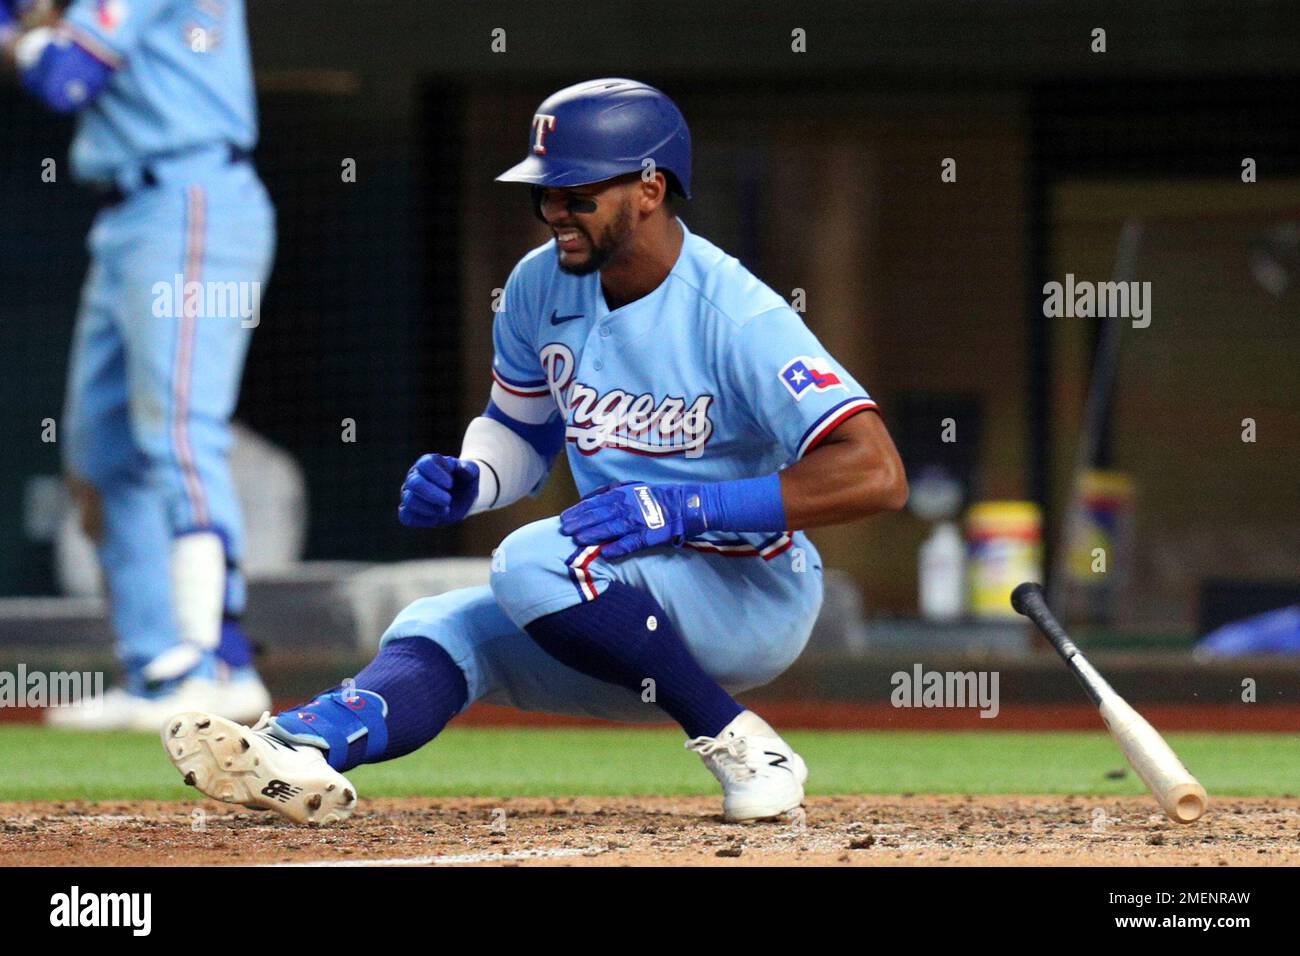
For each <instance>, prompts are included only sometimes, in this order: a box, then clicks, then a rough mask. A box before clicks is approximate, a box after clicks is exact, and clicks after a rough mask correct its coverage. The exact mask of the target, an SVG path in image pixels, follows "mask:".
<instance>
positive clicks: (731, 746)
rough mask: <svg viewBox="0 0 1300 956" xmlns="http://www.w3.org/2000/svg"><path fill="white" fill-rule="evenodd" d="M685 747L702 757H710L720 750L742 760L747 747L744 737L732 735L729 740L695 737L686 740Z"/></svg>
mask: <svg viewBox="0 0 1300 956" xmlns="http://www.w3.org/2000/svg"><path fill="white" fill-rule="evenodd" d="M686 749H687V750H694V751H695V752H696V753H698V754H700V755H701V756H703V757H712V756H714V755H715V754H717V753H718V751H722V752H723V753H725V754H728V755H729V756H731V757H732V758H733V759H735V760H739V761H744V759H745V753H746V751H747V749H748V748H747V747H746V745H745V738H744V737H732V738H731V739H730V740H721V739H719V738H717V737H696V738H695V739H694V740H688V741H686Z"/></svg>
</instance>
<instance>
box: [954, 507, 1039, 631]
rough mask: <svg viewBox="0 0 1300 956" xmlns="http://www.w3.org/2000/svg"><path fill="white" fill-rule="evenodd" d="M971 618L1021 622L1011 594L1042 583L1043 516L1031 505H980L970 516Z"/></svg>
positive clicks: (967, 517) (970, 512) (968, 537)
mask: <svg viewBox="0 0 1300 956" xmlns="http://www.w3.org/2000/svg"><path fill="white" fill-rule="evenodd" d="M966 541H967V545H968V547H969V553H970V560H969V561H968V562H967V565H966V567H967V574H968V580H969V584H970V609H971V614H972V615H974V616H975V617H978V618H985V619H998V618H1016V617H1018V616H1019V615H1017V614H1016V612H1015V610H1014V609H1013V608H1012V607H1011V592H1012V590H1014V589H1015V586H1016V585H1017V584H1019V583H1020V582H1021V581H1041V580H1042V579H1043V517H1042V514H1041V512H1040V511H1039V509H1038V505H1036V504H1034V503H1033V502H1032V501H981V502H978V503H977V504H974V505H971V508H970V510H969V511H968V512H967V513H966Z"/></svg>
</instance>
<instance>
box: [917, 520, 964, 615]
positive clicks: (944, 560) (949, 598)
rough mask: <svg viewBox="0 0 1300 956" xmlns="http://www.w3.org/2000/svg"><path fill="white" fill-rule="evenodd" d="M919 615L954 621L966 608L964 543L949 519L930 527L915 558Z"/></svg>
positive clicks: (955, 526)
mask: <svg viewBox="0 0 1300 956" xmlns="http://www.w3.org/2000/svg"><path fill="white" fill-rule="evenodd" d="M918 569H919V572H920V575H919V577H920V588H921V594H920V598H921V616H922V617H923V618H925V619H926V620H927V621H954V620H956V619H957V618H959V617H961V616H962V613H963V612H964V611H965V609H966V606H965V605H966V542H965V541H963V540H962V536H961V532H960V531H959V530H958V529H957V525H956V524H955V523H954V522H952V521H941V522H939V523H938V524H937V525H935V526H934V531H932V532H931V533H930V537H928V538H926V539H925V542H924V543H923V544H922V545H921V551H920V558H919V568H918Z"/></svg>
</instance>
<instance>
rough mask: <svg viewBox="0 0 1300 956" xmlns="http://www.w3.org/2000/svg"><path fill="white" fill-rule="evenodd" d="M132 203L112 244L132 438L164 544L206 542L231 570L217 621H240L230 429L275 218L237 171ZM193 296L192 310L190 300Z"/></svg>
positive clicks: (239, 542) (239, 545) (249, 176)
mask: <svg viewBox="0 0 1300 956" xmlns="http://www.w3.org/2000/svg"><path fill="white" fill-rule="evenodd" d="M139 195H141V196H142V197H143V198H142V199H140V200H139V201H138V203H137V199H136V197H132V200H131V201H130V203H128V208H127V209H126V210H125V212H126V213H127V215H126V216H124V218H123V221H122V222H121V223H120V224H117V230H118V234H117V235H116V236H115V238H120V239H122V240H124V241H125V243H126V244H125V245H124V247H123V248H121V249H120V251H118V254H119V255H120V256H121V259H120V268H121V270H122V273H123V276H124V279H123V287H124V288H123V301H124V308H123V310H122V313H121V319H122V325H123V336H124V338H125V339H126V342H127V350H126V355H127V380H128V389H129V395H130V409H131V429H132V435H133V438H134V440H135V443H136V445H137V447H139V448H140V450H141V451H142V452H143V454H144V455H145V457H146V458H147V459H148V461H149V469H150V475H151V477H152V480H153V482H154V484H155V486H156V488H157V491H158V494H159V496H160V498H161V500H162V502H163V505H164V508H165V509H166V515H167V522H168V525H169V527H170V529H171V532H172V534H173V535H180V534H184V533H187V532H191V531H196V530H215V531H217V532H218V533H219V534H220V535H221V536H222V538H223V540H224V542H225V546H226V554H227V559H228V562H229V564H230V567H231V571H230V573H229V575H228V581H227V597H226V610H227V612H228V613H234V614H237V613H239V612H241V611H242V610H243V604H244V585H243V580H242V577H241V576H240V575H239V574H238V573H237V568H238V562H239V560H240V557H241V555H242V552H243V544H244V530H243V518H242V515H241V513H240V508H239V499H238V496H237V493H236V489H235V485H234V479H233V476H232V474H231V471H230V465H229V459H228V456H229V453H230V446H231V441H232V439H231V433H230V417H231V415H232V414H233V413H234V409H235V405H236V402H237V401H238V397H239V384H240V380H241V378H242V375H243V368H244V360H245V357H246V355H247V352H248V346H249V342H250V339H251V336H252V332H253V325H254V324H255V322H256V321H257V318H256V317H255V316H253V315H251V314H249V313H247V312H245V311H243V310H244V307H245V306H251V305H253V304H254V303H255V302H256V301H257V298H258V296H260V291H261V287H262V286H263V285H264V283H265V282H266V279H267V276H268V274H269V271H270V264H271V257H272V254H273V250H274V241H275V239H274V213H273V211H272V209H271V206H270V203H269V200H268V199H267V198H266V194H265V191H264V190H263V189H262V186H261V183H260V182H259V181H258V180H257V178H256V176H255V174H253V173H252V171H251V169H250V168H249V167H246V166H238V167H226V168H225V169H222V170H219V171H217V172H211V171H208V174H207V175H205V176H204V177H203V178H202V179H200V180H196V181H194V182H189V183H186V184H184V185H174V184H164V185H161V186H158V187H155V188H154V189H150V190H146V191H144V192H143V193H142V194H139ZM191 290H197V291H198V293H199V295H200V296H202V298H201V299H200V298H198V297H193V298H191V297H190V292H191Z"/></svg>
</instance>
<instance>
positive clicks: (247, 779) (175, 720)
mask: <svg viewBox="0 0 1300 956" xmlns="http://www.w3.org/2000/svg"><path fill="white" fill-rule="evenodd" d="M270 726H271V721H270V715H269V714H263V715H262V719H261V720H259V721H258V722H257V724H256V725H255V726H253V727H245V726H243V725H241V724H237V723H235V722H234V721H231V720H226V719H225V718H224V717H218V716H217V715H216V714H207V713H199V712H194V711H191V712H188V713H184V714H175V715H174V716H172V717H171V718H170V719H168V721H167V724H166V726H165V727H163V730H162V742H163V748H164V749H165V750H166V751H167V756H168V758H169V759H170V760H171V762H172V763H173V764H175V766H176V769H177V770H179V771H180V772H181V776H183V777H184V778H185V782H186V783H187V784H189V785H190V786H191V787H197V788H198V789H199V790H200V791H201V792H202V793H205V794H207V795H208V796H209V797H212V798H213V799H215V800H221V801H224V802H225V803H238V804H240V805H241V806H245V807H252V808H253V809H256V810H274V811H275V812H276V813H278V814H280V815H281V816H283V817H286V818H288V819H290V820H292V821H293V822H294V823H311V824H321V823H336V822H338V821H340V820H346V819H347V818H348V817H349V816H351V815H352V811H353V810H354V809H355V808H356V805H357V790H356V788H355V787H354V786H352V784H351V783H349V782H348V779H347V777H345V776H343V774H341V773H339V772H338V771H337V770H335V769H334V768H333V767H331V766H330V765H329V764H328V763H327V762H326V760H325V754H324V753H322V752H321V751H320V749H319V748H317V747H312V746H309V745H306V744H299V745H295V744H290V743H287V742H285V741H283V740H280V739H279V738H278V737H274V736H272V735H271V731H270Z"/></svg>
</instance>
